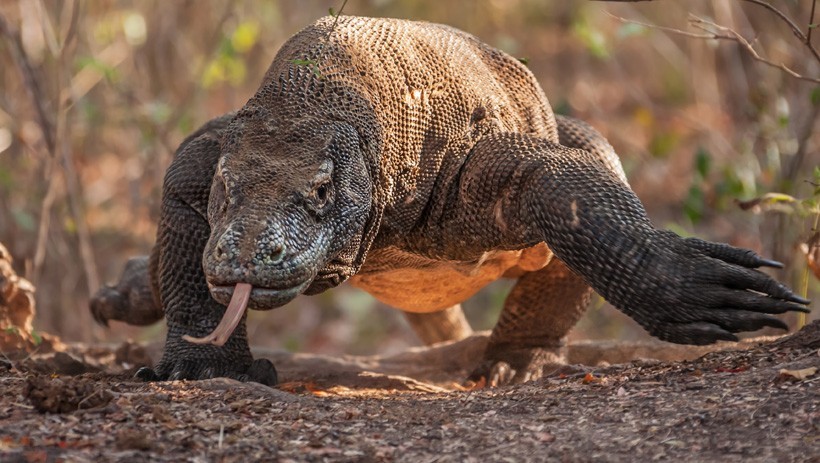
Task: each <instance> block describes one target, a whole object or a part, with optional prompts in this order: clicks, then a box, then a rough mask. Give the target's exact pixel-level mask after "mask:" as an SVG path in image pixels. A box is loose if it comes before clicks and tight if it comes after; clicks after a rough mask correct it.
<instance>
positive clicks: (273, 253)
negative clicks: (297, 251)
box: [270, 244, 285, 262]
mask: <svg viewBox="0 0 820 463" xmlns="http://www.w3.org/2000/svg"><path fill="white" fill-rule="evenodd" d="M284 255H285V245H284V244H276V245H272V246H271V248H270V259H271V260H273V261H274V262H278V261H280V260H282V257H283V256H284Z"/></svg>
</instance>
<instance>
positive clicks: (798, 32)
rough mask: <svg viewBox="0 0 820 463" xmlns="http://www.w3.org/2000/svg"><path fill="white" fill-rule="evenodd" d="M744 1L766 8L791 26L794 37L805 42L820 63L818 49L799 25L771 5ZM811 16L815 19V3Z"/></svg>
mask: <svg viewBox="0 0 820 463" xmlns="http://www.w3.org/2000/svg"><path fill="white" fill-rule="evenodd" d="M743 1H744V2H747V3H754V4H755V5H760V6H762V7H763V8H766V9H767V10H769V11H771V12H772V13H774V14H775V15H776V16H777V17H778V18H780V19H781V20H783V22H785V23H786V24H788V25H789V27H790V28H791V30H792V32H793V33H794V36H795V37H797V38H798V39H799V40H800V41H801V42H803V43H804V44H805V45H806V48H808V49H809V51H810V52H811V54H812V55H814V59H816V60H817V61H818V62H820V53H818V51H817V49H816V48H814V46H812V44H811V41H809V36H808V35H806V34H804V33H803V31H801V30H800V27H799V26H798V25H797V24H795V22H794V21H792V20H791V19H790V18H789V17H788V16H786V14H785V13H783V12H782V11H780V10H778V9H777V8H775V7H774V6H772V5H771V4H769V3H766V2H764V1H763V0H743ZM810 16H811V17H814V3H812V13H811V15H810ZM809 19H811V18H809ZM809 34H811V28H809Z"/></svg>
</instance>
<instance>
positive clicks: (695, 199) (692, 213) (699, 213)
mask: <svg viewBox="0 0 820 463" xmlns="http://www.w3.org/2000/svg"><path fill="white" fill-rule="evenodd" d="M705 198H706V195H705V194H704V193H703V190H701V189H700V187H698V186H697V185H692V187H691V188H689V194H688V195H687V196H686V200H684V203H683V212H684V214H686V217H688V218H689V220H690V221H691V222H692V223H693V224H696V223H698V222H700V221H701V219H703V211H704V210H705V207H704V206H705V203H706V201H705Z"/></svg>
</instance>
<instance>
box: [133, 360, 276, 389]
mask: <svg viewBox="0 0 820 463" xmlns="http://www.w3.org/2000/svg"><path fill="white" fill-rule="evenodd" d="M136 377H137V378H139V379H142V380H143V381H175V380H180V379H188V380H200V379H211V378H217V377H224V378H232V379H235V380H238V381H242V382H247V381H253V382H255V383H261V384H264V385H266V386H274V385H276V383H277V380H278V378H277V374H276V368H275V367H274V366H273V363H271V361H270V360H268V359H256V360H253V361H252V362H251V363H250V364H249V365H241V364H235V363H229V362H220V361H216V360H210V359H178V360H175V361H173V362H160V364H159V365H157V367H156V368H148V367H143V368H140V369H139V370H138V371H137V373H136Z"/></svg>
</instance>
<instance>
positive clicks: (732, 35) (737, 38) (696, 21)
mask: <svg viewBox="0 0 820 463" xmlns="http://www.w3.org/2000/svg"><path fill="white" fill-rule="evenodd" d="M596 1H616V2H620V1H627V0H596ZM628 1H631V0H628ZM646 1H652V0H646ZM607 14H609V15H610V16H612V17H613V18H615V19H617V20H619V21H622V22H624V23H630V24H637V25H639V26H643V27H647V28H651V29H657V30H661V31H665V32H670V33H673V34H677V35H681V36H684V37H693V38H696V39H708V40H712V39H713V40H729V41H733V42H737V43H738V44H739V45H740V46H741V47H743V48H744V49H745V50H746V51H747V52H748V53H749V55H751V57H752V58H754V59H755V60H756V61H759V62H761V63H763V64H766V65H767V66H771V67H774V68H777V69H779V70H781V71H783V72H785V73H786V74H788V75H790V76H792V77H794V78H795V79H800V80H805V81H808V82H814V83H816V84H820V78H817V77H812V76H804V75H802V74H800V73H798V72H797V71H795V70H793V69H791V68H790V67H788V66H786V65H785V64H784V63H775V62H773V61H770V60H768V59H766V58H764V57H763V56H761V55H760V53H758V52H757V50H755V49H754V46H752V43H751V42H750V41H749V40H747V39H746V38H745V37H743V36H742V35H741V34H740V33H739V32H737V31H735V30H734V29H731V28H729V27H726V26H720V25H718V24H715V23H713V22H711V21H707V20H705V19H702V18H699V17H697V16H694V15H692V16H691V17H690V19H689V23H690V24H691V25H692V26H693V27H696V28H698V29H700V30H702V31H704V32H705V33H697V32H690V31H684V30H681V29H677V28H674V27H665V26H658V25H657V24H648V23H643V22H640V21H634V20H631V19H626V18H622V17H620V16H616V15H613V14H612V13H607ZM709 27H712V28H713V29H709ZM801 34H802V33H801ZM809 48H811V47H809ZM812 49H813V48H812Z"/></svg>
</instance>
